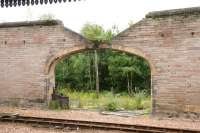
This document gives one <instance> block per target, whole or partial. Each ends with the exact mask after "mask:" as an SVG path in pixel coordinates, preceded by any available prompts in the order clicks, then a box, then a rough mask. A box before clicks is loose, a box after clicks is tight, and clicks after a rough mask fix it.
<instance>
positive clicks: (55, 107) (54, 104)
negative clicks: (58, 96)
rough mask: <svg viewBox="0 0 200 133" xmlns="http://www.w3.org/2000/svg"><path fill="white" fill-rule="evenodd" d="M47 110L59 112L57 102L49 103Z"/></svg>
mask: <svg viewBox="0 0 200 133" xmlns="http://www.w3.org/2000/svg"><path fill="white" fill-rule="evenodd" d="M49 109H52V110H59V109H61V107H60V104H59V102H58V101H56V100H52V101H50V102H49Z"/></svg>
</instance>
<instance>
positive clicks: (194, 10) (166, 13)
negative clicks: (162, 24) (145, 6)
mask: <svg viewBox="0 0 200 133" xmlns="http://www.w3.org/2000/svg"><path fill="white" fill-rule="evenodd" d="M192 14H200V7H191V8H180V9H172V10H163V11H153V12H149V13H148V14H147V15H146V18H161V17H170V16H188V15H192Z"/></svg>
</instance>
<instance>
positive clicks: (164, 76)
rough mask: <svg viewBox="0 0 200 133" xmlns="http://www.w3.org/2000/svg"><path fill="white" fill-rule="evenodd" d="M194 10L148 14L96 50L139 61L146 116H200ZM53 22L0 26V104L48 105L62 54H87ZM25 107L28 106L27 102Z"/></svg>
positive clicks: (199, 37)
mask: <svg viewBox="0 0 200 133" xmlns="http://www.w3.org/2000/svg"><path fill="white" fill-rule="evenodd" d="M199 43H200V10H199V8H198V9H195V10H188V9H186V10H175V11H174V10H172V11H164V12H153V13H150V14H148V15H147V16H146V18H144V19H143V20H141V21H140V22H138V23H136V24H135V25H133V26H131V27H130V28H129V29H127V30H125V31H123V32H122V33H120V34H119V35H117V36H116V37H114V39H113V41H112V45H111V46H110V45H106V44H102V45H101V46H100V48H110V47H111V48H112V49H115V50H120V51H124V52H129V53H132V54H136V55H138V56H141V57H143V58H144V59H146V60H147V61H148V62H149V65H150V67H151V74H152V85H151V86H152V101H153V103H152V107H153V108H152V111H153V113H155V114H158V113H195V114H196V113H200V97H199V96H200V45H199ZM89 48H91V47H90V44H89V42H88V41H87V40H85V39H84V38H83V37H82V36H80V35H78V34H77V33H74V32H73V31H70V30H69V29H66V28H64V26H63V25H62V23H61V22H59V21H50V22H49V21H48V22H45V21H43V22H40V21H38V22H30V23H28V22H21V23H4V24H0V99H1V100H0V101H1V102H2V103H5V102H6V101H8V102H9V101H13V99H14V101H19V103H22V104H24V102H21V101H24V100H25V101H26V100H28V101H29V102H30V103H31V102H33V101H34V102H39V101H40V102H45V101H48V99H49V96H50V94H51V92H52V88H54V85H55V81H54V68H55V64H56V63H57V61H59V59H61V58H62V57H63V56H65V55H70V54H72V53H76V52H80V51H82V50H85V49H89ZM29 102H28V103H29Z"/></svg>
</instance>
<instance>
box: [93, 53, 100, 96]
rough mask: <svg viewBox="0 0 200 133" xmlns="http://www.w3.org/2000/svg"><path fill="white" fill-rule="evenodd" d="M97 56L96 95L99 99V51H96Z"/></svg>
mask: <svg viewBox="0 0 200 133" xmlns="http://www.w3.org/2000/svg"><path fill="white" fill-rule="evenodd" d="M94 54H95V55H94V56H95V72H96V95H97V98H99V70H98V54H97V50H94Z"/></svg>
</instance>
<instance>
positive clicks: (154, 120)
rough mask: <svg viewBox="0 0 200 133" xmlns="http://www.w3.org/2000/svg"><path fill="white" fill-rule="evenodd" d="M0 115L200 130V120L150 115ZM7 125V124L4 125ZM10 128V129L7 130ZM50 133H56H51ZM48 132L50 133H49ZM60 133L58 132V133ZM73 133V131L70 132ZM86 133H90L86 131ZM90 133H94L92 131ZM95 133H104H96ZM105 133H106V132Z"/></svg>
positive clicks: (81, 112) (27, 112) (48, 112)
mask: <svg viewBox="0 0 200 133" xmlns="http://www.w3.org/2000/svg"><path fill="white" fill-rule="evenodd" d="M0 113H18V114H20V115H25V116H37V117H50V118H60V119H72V120H87V121H99V122H108V123H109V122H110V123H124V124H139V125H149V126H159V127H160V126H161V127H169V128H181V129H197V130H200V120H195V121H194V120H189V119H180V118H176V119H175V118H161V117H152V116H150V115H142V116H131V117H122V116H115V115H102V114H101V113H100V112H97V111H85V110H65V111H64V110H62V111H52V110H41V109H37V108H35V109H34V108H32V109H23V108H13V107H0ZM6 125H7V124H6ZM6 125H5V124H2V123H0V130H1V129H4V127H6ZM9 125H10V124H8V128H7V129H6V130H5V131H4V132H1V131H0V133H8V132H9V133H10V132H11V133H12V131H11V128H12V127H13V126H12V125H10V126H9ZM9 127H10V128H9ZM15 127H16V128H14V129H15V130H16V131H17V130H20V133H25V132H26V133H27V130H33V131H34V132H37V131H38V132H39V133H40V132H42V133H45V131H44V132H43V131H39V130H38V129H33V128H27V127H23V128H22V129H21V128H20V126H18V125H16V126H15ZM51 132H52V133H54V132H58V131H51ZM51 132H50V133H51ZM59 132H60V131H59ZM76 132H80V133H85V132H84V131H76ZM70 133H74V131H72V132H70ZM87 133H90V132H88V131H87ZM92 133H96V132H94V131H92ZM97 133H104V132H98V131H97ZM106 133H108V132H107V131H106Z"/></svg>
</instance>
